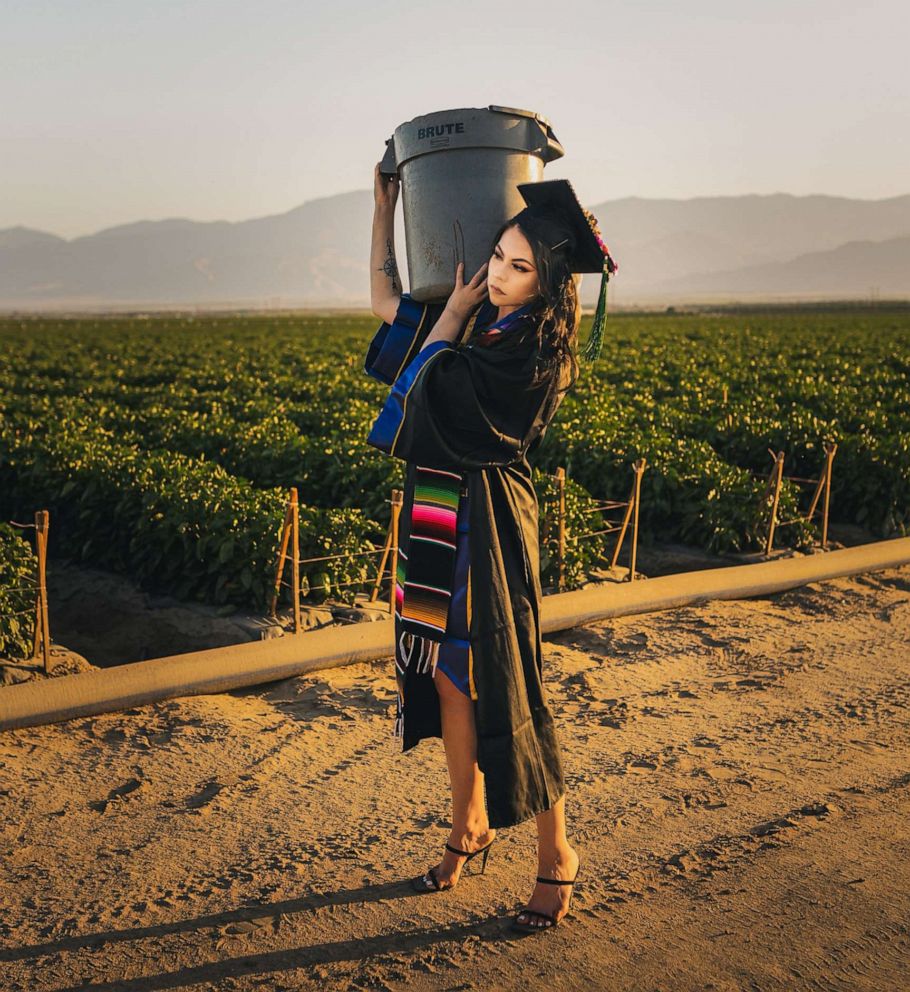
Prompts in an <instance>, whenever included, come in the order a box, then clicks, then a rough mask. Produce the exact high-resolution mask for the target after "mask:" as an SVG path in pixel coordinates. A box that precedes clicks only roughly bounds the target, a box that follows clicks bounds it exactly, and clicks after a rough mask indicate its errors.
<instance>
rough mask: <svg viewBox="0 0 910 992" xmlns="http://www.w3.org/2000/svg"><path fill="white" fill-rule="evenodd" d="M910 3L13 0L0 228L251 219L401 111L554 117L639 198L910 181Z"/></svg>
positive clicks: (335, 167) (2, 78)
mask: <svg viewBox="0 0 910 992" xmlns="http://www.w3.org/2000/svg"><path fill="white" fill-rule="evenodd" d="M906 9H907V8H906V2H905V0H885V2H875V0H872V2H871V3H867V4H856V3H845V2H840V0H827V2H817V0H787V2H783V0H765V2H763V3H751V4H745V3H737V2H735V0H727V2H714V0H711V2H708V0H693V2H690V3H686V4H681V3H670V2H650V0H642V2H636V3H628V4H619V3H614V2H609V0H578V2H574V0H566V2H561V3H543V2H537V0H530V2H527V0H518V2H515V3H510V4H502V3H490V2H481V3H478V2H476V0H465V2H461V3H457V2H456V3H444V2H441V0H421V2H419V3H409V2H398V3H393V4H366V3H364V2H363V0H332V2H331V3H319V4H311V3H303V2H301V0H259V2H257V3H249V2H247V3H236V2H231V0H220V2H212V0H202V2H193V0H186V2H172V0H157V2H155V3H138V2H135V0H104V2H100V0H71V2H65V0H57V2H49V0H6V2H5V3H4V5H3V35H4V57H3V59H2V60H0V87H2V92H3V95H4V99H3V104H4V106H3V112H2V122H3V126H2V128H0V182H2V189H3V194H4V195H3V196H2V198H0V228H3V227H10V226H13V225H19V224H21V225H24V226H27V227H34V228H39V229H41V230H46V231H51V232H53V233H56V234H60V235H63V236H65V237H74V236H78V235H82V234H89V233H92V232H94V231H97V230H99V229H101V228H104V227H109V226H112V225H115V224H120V223H126V222H130V221H134V220H139V219H151V220H155V219H161V218H166V217H190V218H193V219H196V220H215V219H224V220H242V219H246V218H249V217H256V216H261V215H264V214H273V213H281V212H284V211H286V210H288V209H290V208H292V207H294V206H297V205H299V204H300V203H302V202H304V201H305V200H310V199H314V198H317V197H321V196H329V195H332V194H335V193H343V192H348V191H351V190H356V189H368V188H369V187H370V186H371V184H372V170H373V165H374V163H375V162H376V161H377V160H378V159H379V158H381V156H382V153H383V149H384V141H385V139H386V138H388V137H389V136H390V135H391V133H392V132H393V130H394V129H395V127H396V126H397V125H398V124H400V123H402V122H403V121H406V120H409V119H410V118H412V117H415V116H417V115H419V114H425V113H430V112H432V111H436V110H445V109H448V108H456V107H472V106H476V107H484V106H487V105H489V104H491V103H493V104H503V105H506V106H513V107H523V108H528V109H532V110H535V111H537V112H539V113H541V114H543V115H545V116H546V117H548V118H549V119H550V121H551V122H552V124H553V128H554V130H555V133H556V135H557V137H558V138H559V140H560V141H561V142H562V144H563V145H564V147H565V149H566V157H565V158H564V159H562V160H560V161H558V162H556V163H554V164H553V165H551V166H549V167H548V168H547V173H546V175H547V178H560V177H563V176H565V177H567V178H569V179H571V180H572V182H573V185H574V186H575V188H576V190H577V191H578V193H579V195H580V197H581V198H582V200H583V201H585V202H587V203H590V204H593V203H597V202H600V201H602V200H605V199H613V198H616V197H624V196H642V197H674V198H676V197H694V196H709V195H732V194H741V193H773V192H787V193H794V194H807V193H828V194H832V195H842V196H854V197H862V198H869V199H878V198H882V197H889V196H896V195H899V194H903V193H910V180H908V176H910V127H908V122H910V85H908V82H907V71H906V39H907V28H908V25H910V15H907V13H906Z"/></svg>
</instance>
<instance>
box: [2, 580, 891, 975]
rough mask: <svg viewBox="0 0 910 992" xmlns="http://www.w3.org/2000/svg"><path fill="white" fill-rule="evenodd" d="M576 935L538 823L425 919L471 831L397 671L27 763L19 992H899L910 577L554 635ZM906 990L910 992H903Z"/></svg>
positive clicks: (15, 748) (36, 748) (11, 786)
mask: <svg viewBox="0 0 910 992" xmlns="http://www.w3.org/2000/svg"><path fill="white" fill-rule="evenodd" d="M545 662H546V666H547V667H546V669H545V678H546V684H547V687H548V690H549V692H550V697H551V701H552V704H553V707H554V710H555V712H556V715H557V720H558V723H559V726H560V729H561V732H562V739H563V743H564V753H565V763H566V769H567V773H568V775H569V781H570V796H569V801H568V806H567V814H568V818H569V824H570V834H571V837H572V840H573V843H574V844H575V846H576V848H577V849H578V851H579V854H580V856H581V859H582V876H581V880H580V881H579V883H578V885H577V887H576V894H575V898H574V901H573V912H572V913H571V914H570V915H569V917H567V919H566V920H565V921H564V922H563V923H562V924H561V925H560V927H559V928H558V929H557V930H556V931H553V932H552V933H547V934H539V935H533V936H528V937H521V936H519V935H513V934H511V933H510V931H509V930H508V922H509V919H510V916H511V915H512V914H514V913H515V912H517V911H518V909H519V907H520V905H521V904H522V902H523V900H524V899H526V898H527V896H529V895H530V892H531V889H532V887H533V876H534V874H535V869H536V860H535V853H534V851H535V849H534V840H535V832H534V824H533V822H527V823H524V824H520V825H519V826H517V827H512V828H508V829H503V830H500V831H499V837H498V840H497V841H496V844H495V845H494V848H493V852H492V855H491V857H490V860H489V865H488V868H487V873H486V875H484V876H477V877H474V876H473V875H472V874H471V872H470V870H469V871H468V873H466V874H464V875H463V876H462V879H461V882H460V883H459V885H458V887H457V889H455V890H454V891H453V892H451V893H447V894H433V895H427V896H419V895H416V894H415V893H413V892H412V891H411V889H410V887H409V886H408V884H407V879H408V878H409V877H410V876H411V875H414V874H419V873H421V872H423V871H424V870H425V869H426V867H427V866H429V865H430V864H432V863H434V862H435V861H436V860H438V857H439V855H440V854H441V852H442V845H443V842H444V840H445V838H446V836H447V833H448V816H449V813H450V810H449V801H448V790H447V778H446V766H445V758H444V754H443V751H442V742H441V741H425V742H422V743H421V744H420V745H419V746H418V747H417V748H416V749H414V750H413V751H411V752H409V753H408V754H406V755H405V754H401V753H400V750H399V746H400V745H399V743H398V742H396V741H394V740H393V738H392V737H391V731H392V714H393V711H394V684H393V679H392V674H391V669H390V665H391V661H390V660H389V661H387V662H382V663H377V664H375V665H357V666H350V667H347V668H344V669H338V670H334V671H331V672H326V673H316V674H313V675H310V676H307V677H300V678H295V679H289V680H286V681H284V682H281V683H275V684H273V685H271V686H264V687H258V688H257V689H255V690H243V691H236V692H231V693H226V694H221V695H215V696H205V697H195V698H188V699H182V700H172V701H169V702H165V703H160V704H157V705H153V706H148V707H143V708H141V709H135V710H130V711H127V712H125V713H119V714H109V715H105V716H101V717H93V718H88V719H80V720H75V721H72V722H70V723H68V724H60V725H57V726H50V727H39V728H32V729H26V730H19V731H13V732H7V733H5V734H0V830H2V840H3V850H4V858H3V863H2V868H0V909H2V913H0V959H2V960H0V974H2V976H3V977H2V979H0V986H2V988H3V990H4V992H6V990H10V992H12V990H24V992H25V990H27V992H44V990H51V989H54V990H57V989H71V988H80V989H105V990H107V989H129V990H131V992H133V990H152V989H186V990H211V989H218V990H222V989H225V990H226V989H237V990H248V989H268V990H273V989H274V990H281V989H317V988H318V989H349V988H353V989H391V990H399V989H404V988H408V989H415V990H425V989H426V990H429V989H433V990H436V989H440V990H441V989H447V990H468V989H478V990H483V992H488V990H497V989H509V990H513V989H514V990H518V989H538V988H540V989H543V988H554V989H617V990H623V992H627V990H648V992H658V990H660V992H685V990H689V989H693V990H694V989H699V990H703V989H710V990H737V992H738V990H763V992H764V990H770V989H788V990H789V989H812V990H825V992H827V990H847V989H850V990H854V989H855V990H870V992H871V990H875V992H887V990H892V989H893V990H898V989H901V990H903V989H905V988H906V987H907V979H906V971H907V965H906V962H907V961H908V960H910V894H908V893H910V857H908V855H910V829H908V826H907V823H908V813H910V568H904V569H900V570H891V571H886V572H879V573H874V574H870V575H865V576H856V577H853V578H850V579H840V580H835V581H829V582H824V583H818V584H814V585H810V586H806V587H804V588H802V589H798V590H791V591H789V592H786V593H782V594H778V595H775V596H769V597H763V598H758V599H752V600H742V601H736V602H734V601H728V602H718V603H716V604H713V605H710V606H707V607H700V608H698V609H680V610H676V611H672V612H666V613H656V614H650V615H645V616H635V617H629V618H623V619H619V620H611V621H605V622H602V623H598V624H592V625H589V626H587V627H582V628H576V629H574V630H572V631H568V632H564V633H561V634H559V635H554V636H551V637H548V638H547V639H546V642H545ZM902 970H903V974H902Z"/></svg>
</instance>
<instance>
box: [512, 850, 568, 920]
mask: <svg viewBox="0 0 910 992" xmlns="http://www.w3.org/2000/svg"><path fill="white" fill-rule="evenodd" d="M579 863H580V862H579V858H578V854H577V852H576V851H575V848H574V847H569V848H567V849H566V851H565V852H561V853H560V854H559V855H557V857H556V859H555V860H554V859H552V858H551V859H549V861H547V862H544V861H542V860H538V862H537V874H538V875H540V876H542V877H543V878H558V879H564V880H565V881H569V882H571V881H572V879H573V878H575V876H576V875H577V874H578V865H579ZM571 901H572V886H571V885H547V884H546V883H545V882H538V883H537V885H536V886H535V887H534V892H533V894H532V895H531V898H530V899H529V900H528V903H527V905H526V906H525V908H524V909H523V910H522V911H521V912H520V913H519V914H518V917H517V919H518V921H519V922H520V923H528V924H530V925H531V926H537V927H540V928H541V929H545V928H547V927H551V926H553V924H552V923H551V921H550V920H548V919H545V918H544V917H541V916H536V915H534V912H533V911H534V910H540V912H542V913H547V914H548V915H549V916H552V917H553V919H554V920H557V921H559V920H561V919H562V918H563V917H564V916H565V915H566V913H568V911H569V903H570V902H571Z"/></svg>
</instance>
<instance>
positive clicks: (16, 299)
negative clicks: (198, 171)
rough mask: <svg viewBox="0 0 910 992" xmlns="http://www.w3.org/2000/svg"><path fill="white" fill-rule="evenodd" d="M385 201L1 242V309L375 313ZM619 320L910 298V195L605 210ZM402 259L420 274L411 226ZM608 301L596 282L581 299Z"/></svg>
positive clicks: (324, 201)
mask: <svg viewBox="0 0 910 992" xmlns="http://www.w3.org/2000/svg"><path fill="white" fill-rule="evenodd" d="M372 209H373V204H372V191H369V190H362V191H360V190H358V191H355V192H351V193H342V194H339V195H336V196H330V197H324V198H320V199H316V200H311V201H308V202H306V203H303V204H302V205H300V206H298V207H295V208H294V209H292V210H289V211H287V212H286V213H283V214H276V215H273V216H267V217H258V218H254V219H251V220H245V221H238V222H228V221H211V222H201V221H193V220H187V219H184V218H177V219H168V220H160V221H138V222H136V223H131V224H122V225H118V226H116V227H110V228H106V229H105V230H101V231H98V232H96V233H95V234H89V235H85V236H82V237H77V238H72V239H70V240H67V239H65V238H61V237H58V236H57V235H54V234H50V233H47V232H45V231H37V230H33V229H30V228H25V227H12V228H7V229H5V230H0V308H2V309H4V310H14V309H18V310H47V309H62V308H67V309H81V308H85V309H106V308H112V309H121V308H130V307H150V308H153V307H170V306H174V307H192V306H199V307H208V306H210V307H233V306H236V307H254V308H258V307H352V308H353V307H367V306H368V305H369V271H368V252H369V244H370V224H371V217H372ZM590 209H591V210H592V211H593V212H594V214H595V215H596V216H597V217H598V219H599V222H600V228H601V232H602V233H603V236H604V239H605V240H606V242H607V243H608V244H609V245H610V250H611V253H612V254H613V256H614V258H615V259H616V260H617V262H618V263H619V272H618V273H617V274H616V275H615V276H614V278H613V280H612V281H611V284H610V292H611V303H612V304H613V305H615V304H617V303H619V304H620V305H634V304H643V305H647V304H663V303H669V302H681V303H685V302H698V301H703V302H708V301H720V300H733V299H737V300H784V299H803V300H811V299H819V298H825V299H835V298H851V299H857V298H868V297H870V296H871V297H874V298H910V195H905V196H897V197H892V198H889V199H883V200H857V199H848V198H845V197H832V196H792V195H790V194H785V193H775V194H770V195H749V196H724V197H697V198H694V199H688V200H659V199H646V198H641V197H627V198H624V199H617V200H605V201H604V202H602V203H599V204H595V205H593V206H591V207H590ZM397 230H398V240H397V246H398V256H399V259H400V260H401V265H402V268H405V264H404V258H405V251H404V244H403V225H402V224H401V216H400V212H399V218H398V229H397ZM598 286H599V279H598V278H597V277H596V276H594V275H588V276H586V278H585V280H584V283H583V290H582V298H583V300H584V302H585V303H586V304H588V305H591V304H593V302H594V297H595V295H596V292H597V289H598Z"/></svg>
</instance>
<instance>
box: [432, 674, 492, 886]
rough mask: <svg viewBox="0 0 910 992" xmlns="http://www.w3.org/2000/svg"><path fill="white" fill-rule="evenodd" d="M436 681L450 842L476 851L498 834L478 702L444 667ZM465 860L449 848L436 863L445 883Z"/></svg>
mask: <svg viewBox="0 0 910 992" xmlns="http://www.w3.org/2000/svg"><path fill="white" fill-rule="evenodd" d="M433 683H434V685H435V686H436V691H437V692H438V694H439V708H440V714H441V716H442V740H443V744H444V745H445V752H446V763H447V765H448V767H449V782H450V784H451V786H452V833H451V834H450V835H449V843H450V844H451V845H452V846H453V847H457V848H460V849H461V850H462V851H476V850H477V849H478V848H480V847H484V846H486V845H487V844H489V842H490V841H491V840H492V839H493V837H494V836H495V835H496V831H495V830H491V829H490V823H489V820H488V819H487V810H486V803H485V802H484V794H483V772H481V770H480V769H479V768H478V766H477V729H476V727H475V725H474V702H473V700H472V699H471V698H470V697H468V696H466V695H465V694H464V693H463V692H461V691H460V690H459V689H457V688H456V687H455V686H454V685H453V684H452V681H451V679H449V677H448V676H447V675H445V674H444V673H443V671H442V669H441V668H437V669H436V674H435V675H434V677H433ZM464 864H465V858H464V856H463V855H458V854H453V853H452V852H451V851H445V853H444V856H443V858H442V861H441V862H440V863H439V864H438V865H437V866H436V877H437V878H438V879H439V882H440V884H441V885H448V884H449V882H451V883H452V884H454V883H455V882H456V881H457V880H458V876H459V875H460V874H461V868H462V866H463V865H464Z"/></svg>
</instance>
